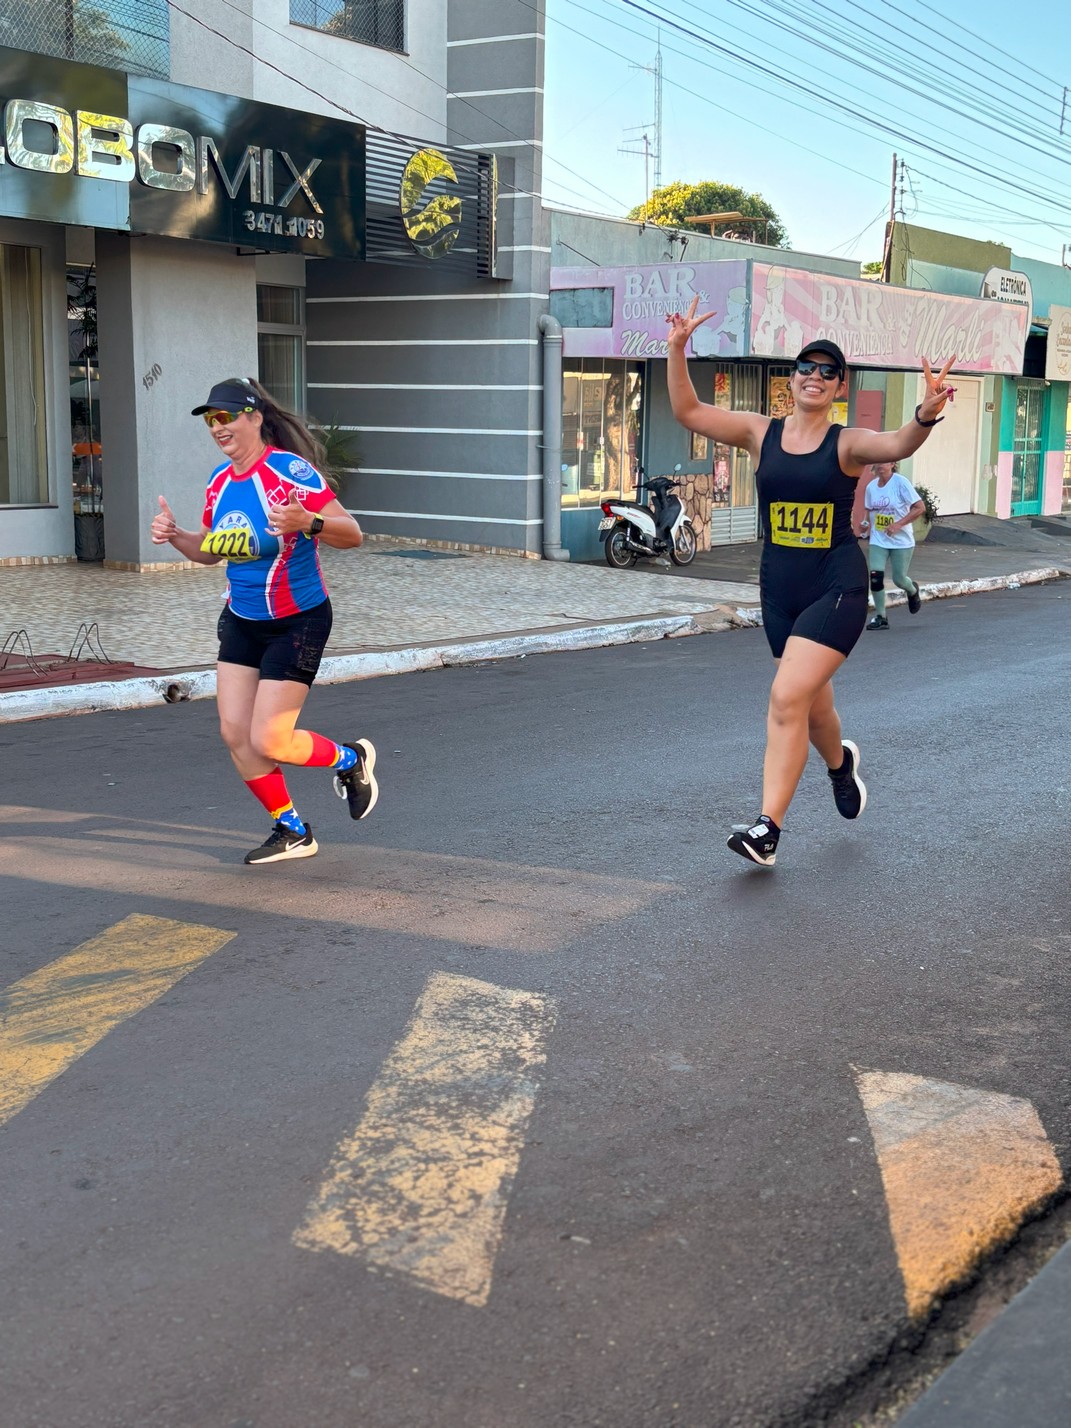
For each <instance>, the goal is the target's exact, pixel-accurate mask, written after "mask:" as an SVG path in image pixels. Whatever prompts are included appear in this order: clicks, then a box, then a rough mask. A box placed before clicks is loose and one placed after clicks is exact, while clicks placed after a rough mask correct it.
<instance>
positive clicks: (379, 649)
mask: <svg viewBox="0 0 1071 1428" xmlns="http://www.w3.org/2000/svg"><path fill="white" fill-rule="evenodd" d="M971 519H972V520H975V521H978V520H981V521H982V522H985V521H986V520H987V518H985V517H980V518H978V517H975V518H971ZM951 529H952V528H951V527H950V530H951ZM985 529H986V530H987V531H989V533H990V534H989V535H988V536H982V537H980V538H981V539H987V540H988V539H990V538H991V537H992V538H994V539H1001V540H1002V541H1004V542H1005V543H1004V544H1001V545H995V544H985V545H981V544H964V543H961V542H955V543H953V542H951V541H942V542H940V543H939V542H938V541H936V540H934V539H933V538H932V535H931V539H930V541H928V542H927V543H926V544H924V545H922V546H920V547H919V549H918V551H917V553H916V556H915V561H914V565H913V573H915V574H916V575H917V576H918V579H919V581H920V584H921V585H922V587H923V593H924V597H925V598H927V599H936V598H941V597H944V596H950V595H960V594H967V593H972V592H974V591H981V590H987V589H998V588H1002V587H1007V586H1009V585H1012V586H1014V585H1016V584H1021V583H1025V582H1027V581H1034V580H1044V579H1055V578H1057V577H1058V576H1060V575H1062V574H1071V527H1069V528H1068V529H1067V531H1066V533H1065V532H1064V531H1063V530H1062V529H1061V528H1060V527H1059V525H1057V528H1056V530H1055V531H1034V530H1033V529H1032V528H1027V527H1023V526H1021V525H1020V524H1019V523H1016V522H998V521H991V522H990V525H989V526H988V527H986V528H985ZM967 535H968V538H971V539H973V538H974V536H973V533H971V532H968V533H967ZM321 556H322V559H323V564H324V571H325V576H326V579H327V584H328V588H329V590H330V592H331V599H332V603H333V606H334V610H335V625H334V630H333V633H332V637H331V641H330V643H329V644H328V647H327V655H326V657H325V661H324V665H323V668H322V672H321V676H320V677H321V679H322V680H323V681H324V682H337V681H340V680H347V679H359V678H368V677H371V676H374V675H379V674H390V673H401V672H407V671H410V670H415V669H427V668H434V667H436V666H442V665H444V664H456V663H466V662H472V661H476V660H482V659H494V658H506V657H511V656H517V655H520V654H527V653H538V652H544V651H548V650H561V649H580V648H591V647H593V646H596V645H609V644H616V643H624V642H627V641H632V640H643V639H657V638H662V637H665V636H670V635H684V634H698V633H704V632H709V631H715V630H726V629H729V628H732V627H734V626H743V625H750V624H758V623H760V615H759V593H758V585H757V580H758V556H759V546H758V545H757V544H750V545H743V546H722V547H719V548H718V549H717V550H715V551H710V552H704V553H703V554H702V555H700V556H698V557H697V558H696V560H695V561H694V563H693V564H692V565H691V566H689V567H688V568H687V569H686V570H684V571H680V570H678V569H677V568H676V567H672V566H670V567H668V568H662V567H657V566H652V565H649V564H644V565H640V566H637V567H636V568H634V569H633V570H628V571H612V570H610V569H608V568H607V567H606V566H604V565H598V564H591V565H581V564H568V563H555V562H545V561H530V560H522V559H519V558H512V557H508V556H493V555H482V554H471V553H465V552H453V551H446V550H431V549H426V548H421V547H419V546H413V545H409V544H403V543H401V542H397V541H391V540H389V539H386V538H372V539H370V540H368V541H367V542H366V544H365V546H364V547H363V548H362V549H361V550H360V551H357V552H349V551H347V552H342V551H334V550H331V549H329V548H327V547H322V548H321ZM225 583H226V577H225V574H224V569H223V567H222V566H211V567H197V568H194V569H182V568H176V569H174V570H169V571H163V572H156V573H147V574H136V573H131V572H126V571H114V570H106V569H105V568H104V567H103V566H100V565H95V564H67V565H43V566H42V565H38V566H5V567H3V568H0V646H4V645H5V642H6V641H8V640H9V637H11V636H13V635H15V634H16V633H18V632H24V639H25V642H28V644H29V646H30V647H31V648H32V650H33V652H34V654H35V655H37V656H41V655H46V654H51V655H58V654H66V653H67V652H68V651H69V650H70V649H71V648H72V645H73V644H74V643H75V641H76V638H77V636H78V632H79V629H80V627H81V626H83V625H85V626H96V631H95V633H96V638H97V640H98V641H99V645H100V647H101V648H102V649H103V651H104V653H105V654H106V655H107V657H108V658H109V659H110V660H116V661H128V662H131V663H133V664H134V665H136V666H139V667H141V670H142V671H144V670H150V671H156V673H151V674H148V675H146V674H143V673H139V672H137V671H134V672H132V677H130V678H124V679H120V680H110V681H104V680H102V681H101V682H94V683H89V682H85V683H72V682H67V683H63V684H56V685H51V686H47V687H42V686H38V687H33V688H25V689H13V690H7V691H4V692H0V722H10V721H13V720H21V719H33V718H41V717H46V716H48V715H57V714H64V713H78V712H86V711H90V710H97V709H116V708H133V707H137V706H143V705H146V704H151V703H155V702H156V701H157V700H159V699H162V698H165V697H171V698H178V699H188V698H194V699H195V698H205V697H209V696H211V695H212V694H213V693H214V692H215V674H214V670H213V661H214V659H215V654H216V639H215V629H216V621H217V618H218V614H219V611H220V609H221V606H222V598H223V591H224V586H225ZM902 600H903V596H902V595H901V594H900V592H899V591H895V590H894V591H893V592H892V593H891V594H890V598H889V604H890V607H895V606H896V605H897V604H898V603H900V602H902ZM8 647H10V646H8ZM23 647H25V645H23Z"/></svg>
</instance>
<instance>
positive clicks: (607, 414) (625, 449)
mask: <svg viewBox="0 0 1071 1428" xmlns="http://www.w3.org/2000/svg"><path fill="white" fill-rule="evenodd" d="M641 402H642V378H641V375H640V369H639V367H638V366H637V365H636V364H635V363H631V362H618V361H613V360H611V359H608V358H606V359H604V358H601V357H582V358H579V359H578V360H577V361H576V362H575V363H573V364H571V365H570V366H569V367H567V368H566V370H565V372H564V373H563V377H562V506H563V507H577V506H597V505H598V504H599V502H600V501H604V500H606V499H607V497H609V496H616V497H618V498H619V499H622V500H626V501H634V500H635V499H636V456H637V451H638V444H639V434H640V407H641Z"/></svg>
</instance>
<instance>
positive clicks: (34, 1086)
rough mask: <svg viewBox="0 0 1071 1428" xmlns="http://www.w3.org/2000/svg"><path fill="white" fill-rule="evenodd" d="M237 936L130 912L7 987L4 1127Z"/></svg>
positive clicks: (3, 998)
mask: <svg viewBox="0 0 1071 1428" xmlns="http://www.w3.org/2000/svg"><path fill="white" fill-rule="evenodd" d="M234 936H236V934H235V933H233V932H221V931H220V930H219V928H216V927H198V926H195V925H194V924H192V923H189V922H172V921H171V920H170V919H169V918H166V917H143V916H141V915H135V916H132V917H125V918H124V919H123V921H122V922H117V923H116V924H115V926H114V927H110V928H108V930H107V931H106V932H102V933H100V934H99V936H97V937H91V938H90V939H89V941H88V942H83V943H82V945H81V947H77V948H75V950H74V951H73V952H71V953H69V954H68V955H67V956H66V957H60V958H58V959H57V960H56V961H55V962H50V963H49V964H48V966H47V967H42V968H41V969H40V971H37V972H32V973H31V974H30V975H29V976H28V977H23V978H22V980H21V981H18V982H14V983H13V984H12V985H11V986H10V987H8V988H7V989H6V990H5V991H2V992H0V1125H3V1124H4V1122H5V1121H7V1120H10V1119H11V1117H12V1116H13V1115H16V1114H17V1113H18V1112H19V1111H21V1110H22V1108H23V1106H25V1105H26V1103H27V1102H28V1101H31V1100H32V1099H33V1098H34V1096H36V1095H37V1093H38V1092H39V1091H42V1090H44V1088H45V1087H46V1086H47V1085H48V1084H49V1082H50V1081H54V1080H55V1079H56V1077H57V1076H59V1075H60V1074H61V1073H62V1072H64V1071H66V1069H67V1067H68V1066H70V1065H71V1063H72V1062H73V1061H76V1060H77V1059H78V1057H79V1056H81V1055H83V1054H84V1053H85V1052H86V1051H88V1050H89V1049H90V1047H91V1046H95V1045H96V1043H97V1042H98V1041H100V1040H101V1038H102V1037H104V1036H107V1034H108V1032H109V1031H111V1030H112V1029H113V1028H114V1027H116V1026H118V1025H119V1023H120V1022H122V1021H125V1020H126V1019H127V1017H129V1016H133V1015H134V1013H135V1012H139V1011H141V1010H142V1008H143V1007H147V1006H148V1005H149V1003H150V1002H154V1001H155V1000H156V998H157V997H159V996H161V995H162V994H163V993H164V992H166V991H167V990H168V988H169V987H173V986H174V985H175V983H176V982H177V981H179V979H180V978H182V977H184V976H185V975H186V974H187V972H192V971H193V969H194V968H195V967H196V966H197V965H198V964H199V963H201V962H203V961H204V960H205V958H206V957H210V956H211V955H212V953H213V952H218V951H219V949H220V948H221V947H223V946H225V944H226V943H228V942H229V941H230V940H231V938H232V937H234Z"/></svg>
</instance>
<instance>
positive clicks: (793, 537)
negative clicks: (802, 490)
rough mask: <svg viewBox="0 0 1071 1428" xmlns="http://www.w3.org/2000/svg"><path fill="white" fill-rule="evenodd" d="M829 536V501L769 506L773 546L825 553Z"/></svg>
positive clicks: (782, 502) (773, 504) (831, 523)
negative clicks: (819, 550)
mask: <svg viewBox="0 0 1071 1428" xmlns="http://www.w3.org/2000/svg"><path fill="white" fill-rule="evenodd" d="M832 534H833V502H832V501H771V502H770V539H771V540H772V541H773V543H774V545H794V546H804V547H807V548H814V547H819V546H820V547H824V548H826V549H828V548H829V544H830V538H831V536H832Z"/></svg>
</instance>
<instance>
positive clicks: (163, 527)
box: [150, 496, 178, 545]
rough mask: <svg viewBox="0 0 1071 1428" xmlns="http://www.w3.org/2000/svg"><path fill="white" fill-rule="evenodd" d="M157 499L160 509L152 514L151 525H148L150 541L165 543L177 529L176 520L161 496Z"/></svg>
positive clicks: (154, 543)
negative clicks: (150, 535)
mask: <svg viewBox="0 0 1071 1428" xmlns="http://www.w3.org/2000/svg"><path fill="white" fill-rule="evenodd" d="M158 499H159V502H160V509H159V511H157V513H156V515H155V516H153V519H152V526H151V527H150V530H151V532H152V543H153V545H167V543H168V541H169V540H170V539H171V537H172V536H173V535H175V534H176V533H177V531H178V522H177V521H176V520H175V516H174V513H173V511H172V510H171V507H170V506H169V505H168V504H167V502H166V501H165V500H164V498H163V496H160V497H159V498H158Z"/></svg>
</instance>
